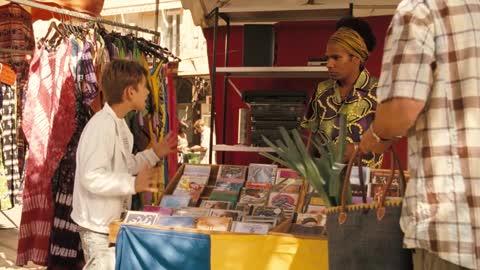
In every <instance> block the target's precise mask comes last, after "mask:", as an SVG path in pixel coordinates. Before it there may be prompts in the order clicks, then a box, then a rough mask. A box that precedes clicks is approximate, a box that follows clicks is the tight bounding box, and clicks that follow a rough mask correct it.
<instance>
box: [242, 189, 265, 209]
mask: <svg viewBox="0 0 480 270" xmlns="http://www.w3.org/2000/svg"><path fill="white" fill-rule="evenodd" d="M268 194H269V192H268V190H266V189H259V188H243V189H242V193H241V194H240V201H239V202H240V203H247V204H256V205H265V204H266V203H267V201H268Z"/></svg>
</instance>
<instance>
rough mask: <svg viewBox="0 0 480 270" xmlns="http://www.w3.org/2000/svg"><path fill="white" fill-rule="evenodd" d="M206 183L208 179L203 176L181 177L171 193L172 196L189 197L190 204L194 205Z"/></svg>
mask: <svg viewBox="0 0 480 270" xmlns="http://www.w3.org/2000/svg"><path fill="white" fill-rule="evenodd" d="M207 182H208V177H205V176H188V175H183V176H182V177H181V178H180V181H179V182H178V184H177V187H176V188H175V190H174V191H173V195H189V196H190V197H191V199H192V203H193V204H196V203H197V202H198V200H199V199H200V196H201V194H202V193H203V190H204V189H205V186H206V185H207Z"/></svg>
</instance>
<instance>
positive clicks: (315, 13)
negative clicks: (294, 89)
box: [181, 0, 400, 27]
mask: <svg viewBox="0 0 480 270" xmlns="http://www.w3.org/2000/svg"><path fill="white" fill-rule="evenodd" d="M181 2H182V6H183V8H184V9H189V10H190V11H191V12H192V16H193V21H194V23H195V24H196V25H200V26H202V27H209V26H212V25H213V21H211V20H208V19H207V18H206V16H207V15H208V14H209V13H210V12H211V11H212V10H213V9H214V8H216V7H218V8H219V11H220V13H224V14H227V15H228V17H229V18H230V19H231V21H232V24H244V23H255V22H266V21H270V22H272V23H274V22H276V21H279V20H280V19H282V20H288V18H292V19H293V17H294V18H295V20H296V21H299V20H305V21H316V20H336V19H339V18H340V17H343V16H345V15H348V14H350V4H352V7H353V15H354V16H356V17H367V16H382V15H392V14H393V12H394V11H395V9H396V7H397V5H398V3H400V0H352V1H348V0H257V1H251V0H181Z"/></svg>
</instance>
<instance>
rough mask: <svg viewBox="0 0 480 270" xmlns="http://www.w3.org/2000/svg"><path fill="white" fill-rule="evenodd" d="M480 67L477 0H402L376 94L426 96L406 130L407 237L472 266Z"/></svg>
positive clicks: (478, 204) (479, 248) (479, 253)
mask: <svg viewBox="0 0 480 270" xmlns="http://www.w3.org/2000/svg"><path fill="white" fill-rule="evenodd" d="M479 67H480V1H479V0H409V1H407V0H404V1H402V2H401V3H400V4H399V6H398V8H397V11H396V13H395V15H394V17H393V19H392V23H391V25H390V28H389V30H388V32H387V38H386V43H385V52H384V55H383V68H382V75H381V77H380V80H379V86H378V88H377V96H378V101H379V102H386V101H388V100H392V99H398V98H407V99H413V100H418V101H421V102H424V103H425V108H424V109H423V111H422V112H421V113H420V115H419V116H418V118H417V120H416V123H415V125H414V126H413V127H412V128H411V130H410V134H409V137H408V145H409V146H408V148H409V149H408V150H409V168H410V175H411V177H410V182H409V183H408V186H407V189H406V194H405V198H404V201H403V211H402V217H401V220H400V223H401V226H402V229H403V231H404V232H405V240H404V244H405V246H406V247H407V248H420V249H424V250H426V251H428V252H430V253H433V254H434V255H436V256H438V257H440V258H441V259H443V260H446V261H448V262H451V263H453V264H456V265H460V266H462V267H465V268H469V269H479V268H480V166H479V165H480V140H479V139H478V138H480V121H479V116H480V69H479ZM407 110H408V108H405V111H407ZM398 113H399V114H402V113H404V112H403V111H401V109H400V110H399V111H398Z"/></svg>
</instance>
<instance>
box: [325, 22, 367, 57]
mask: <svg viewBox="0 0 480 270" xmlns="http://www.w3.org/2000/svg"><path fill="white" fill-rule="evenodd" d="M328 42H334V43H336V44H337V45H339V46H341V47H342V48H344V49H345V50H347V52H348V53H350V54H351V55H353V56H356V57H358V58H360V59H361V60H362V62H365V61H367V58H368V49H367V45H366V44H365V41H363V38H362V37H361V36H360V35H359V34H358V33H357V31H355V30H353V29H351V28H348V27H340V28H339V29H338V30H337V31H336V32H335V33H333V35H332V36H331V37H330V39H329V40H328Z"/></svg>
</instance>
